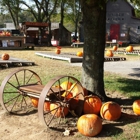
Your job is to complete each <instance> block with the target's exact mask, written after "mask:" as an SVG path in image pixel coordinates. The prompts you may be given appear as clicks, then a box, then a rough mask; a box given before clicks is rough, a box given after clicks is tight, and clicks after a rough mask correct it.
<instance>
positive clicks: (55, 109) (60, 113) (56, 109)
mask: <svg viewBox="0 0 140 140" xmlns="http://www.w3.org/2000/svg"><path fill="white" fill-rule="evenodd" d="M51 110H52V111H51ZM50 111H51V114H52V115H54V116H55V117H57V118H59V117H61V118H63V117H65V116H66V115H67V114H68V112H69V108H68V107H60V104H58V103H51V104H50Z"/></svg>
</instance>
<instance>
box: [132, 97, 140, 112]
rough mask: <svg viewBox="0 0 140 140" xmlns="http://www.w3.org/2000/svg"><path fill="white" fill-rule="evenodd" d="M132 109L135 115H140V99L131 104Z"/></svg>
mask: <svg viewBox="0 0 140 140" xmlns="http://www.w3.org/2000/svg"><path fill="white" fill-rule="evenodd" d="M132 108H133V111H134V113H135V114H136V115H140V99H139V100H135V101H134V102H133V105H132Z"/></svg>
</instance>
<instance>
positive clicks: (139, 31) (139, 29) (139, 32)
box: [137, 26, 140, 34]
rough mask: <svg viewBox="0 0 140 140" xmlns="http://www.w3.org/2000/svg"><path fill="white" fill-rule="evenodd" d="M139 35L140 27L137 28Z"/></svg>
mask: <svg viewBox="0 0 140 140" xmlns="http://www.w3.org/2000/svg"><path fill="white" fill-rule="evenodd" d="M137 33H138V34H140V26H138V28H137Z"/></svg>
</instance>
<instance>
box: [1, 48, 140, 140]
mask: <svg viewBox="0 0 140 140" xmlns="http://www.w3.org/2000/svg"><path fill="white" fill-rule="evenodd" d="M135 48H136V47H135ZM106 49H110V48H109V47H108V48H106ZM119 49H122V50H123V49H124V48H119ZM136 49H138V48H136ZM54 50H55V48H54V47H48V48H47V47H46V48H44V47H43V48H35V50H22V51H17V50H14V51H10V50H7V51H6V50H1V51H0V54H2V53H5V52H7V53H8V54H10V56H13V57H16V58H21V59H26V60H30V61H33V62H35V66H24V67H21V68H26V69H31V70H33V71H35V72H36V73H37V74H38V75H39V76H40V78H41V80H42V83H43V85H45V84H46V83H47V82H49V81H50V80H51V79H52V78H54V77H55V76H58V75H62V74H63V75H69V76H73V77H75V78H77V79H78V80H80V78H81V67H79V66H71V65H70V64H69V63H68V62H66V61H60V60H53V59H48V58H43V57H40V56H37V55H35V52H38V51H52V52H54ZM78 51H82V48H71V47H64V48H62V52H73V53H75V54H76V52H78ZM116 55H117V56H123V57H124V55H122V54H116ZM125 57H126V58H127V61H129V60H139V56H136V55H125ZM18 68H19V67H11V68H6V69H0V71H1V73H0V83H1V82H2V80H3V79H4V77H5V76H6V75H7V74H8V73H9V72H11V71H14V70H16V69H18ZM104 81H105V91H106V94H107V95H108V96H110V97H112V98H114V99H115V101H116V102H118V103H119V104H120V106H121V107H122V116H121V118H120V119H119V120H118V121H113V122H112V121H106V120H103V129H102V131H101V133H100V134H99V135H98V136H96V137H93V138H89V137H85V136H82V135H81V134H79V133H78V132H74V133H73V134H72V135H70V136H68V137H67V139H69V140H79V139H80V140H83V139H86V140H88V139H93V140H96V139H97V140H103V139H104V140H118V139H120V140H128V139H131V140H139V139H140V122H139V120H140V117H139V116H136V115H135V114H134V112H133V110H132V103H133V102H134V100H136V99H139V95H140V87H139V85H140V81H139V80H135V79H130V78H127V77H122V76H120V75H118V74H112V73H109V72H105V77H104ZM0 112H2V110H1V111H0ZM36 116H37V115H36V114H30V115H29V116H28V117H27V116H22V119H21V116H11V117H9V116H7V115H5V114H2V113H1V118H0V120H2V118H3V117H4V120H5V121H3V122H2V123H1V129H0V130H1V132H2V131H4V130H6V127H8V128H7V131H9V134H10V136H11V138H13V139H16V138H19V137H20V136H22V137H23V138H29V137H31V136H32V138H36V139H39V138H42V139H43V140H44V139H45V136H47V138H48V139H47V140H52V139H66V137H64V136H63V135H62V132H57V131H54V130H48V129H47V130H45V129H44V128H43V127H42V126H41V125H40V123H39V124H38V117H36ZM10 119H12V120H14V121H13V124H12V122H10ZM26 119H27V121H30V122H33V123H29V122H27V126H26V129H25V128H24V129H23V128H22V127H24V122H25V120H26ZM16 120H18V121H19V122H20V123H21V124H20V125H21V127H20V128H19V129H18V127H19V124H18V121H16ZM7 122H9V125H10V124H11V125H10V126H9V125H8V124H7ZM12 127H14V129H15V130H14V132H15V135H14V134H12ZM30 129H32V130H30ZM41 129H43V131H42V130H41ZM26 130H27V131H29V132H30V133H28V132H27V131H26ZM33 130H34V131H36V134H35V132H34V131H33ZM7 131H4V133H3V134H0V136H1V138H3V139H4V138H8V136H7V134H8V132H7ZM40 131H41V132H40ZM25 132H27V135H26V136H24V133H25ZM56 132H57V133H56ZM18 133H19V134H18ZM19 140H20V139H19Z"/></svg>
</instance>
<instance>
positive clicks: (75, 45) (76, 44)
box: [71, 42, 84, 48]
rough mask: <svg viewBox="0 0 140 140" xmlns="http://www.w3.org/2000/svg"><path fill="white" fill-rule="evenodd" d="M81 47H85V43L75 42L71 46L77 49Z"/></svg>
mask: <svg viewBox="0 0 140 140" xmlns="http://www.w3.org/2000/svg"><path fill="white" fill-rule="evenodd" d="M80 45H84V42H73V43H72V44H71V46H73V47H77V48H78V46H80Z"/></svg>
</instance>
